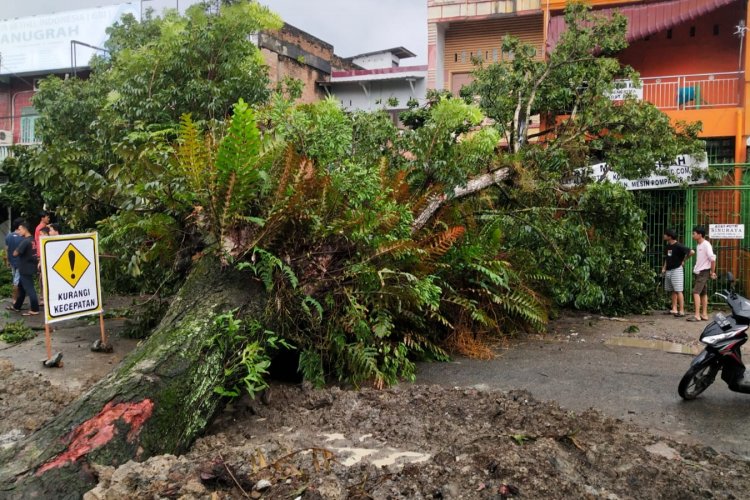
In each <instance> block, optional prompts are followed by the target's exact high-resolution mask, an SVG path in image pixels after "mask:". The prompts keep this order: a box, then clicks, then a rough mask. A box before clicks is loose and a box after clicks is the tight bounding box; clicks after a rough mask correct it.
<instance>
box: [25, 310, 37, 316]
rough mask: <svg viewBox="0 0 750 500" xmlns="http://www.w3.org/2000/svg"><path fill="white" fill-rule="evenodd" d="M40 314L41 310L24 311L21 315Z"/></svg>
mask: <svg viewBox="0 0 750 500" xmlns="http://www.w3.org/2000/svg"><path fill="white" fill-rule="evenodd" d="M38 314H39V311H28V312H25V313H23V314H22V315H21V316H37V315H38Z"/></svg>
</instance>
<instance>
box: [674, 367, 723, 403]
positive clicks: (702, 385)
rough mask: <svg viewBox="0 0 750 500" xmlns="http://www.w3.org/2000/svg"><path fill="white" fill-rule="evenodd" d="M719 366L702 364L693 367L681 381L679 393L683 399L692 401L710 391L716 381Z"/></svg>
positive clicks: (678, 388)
mask: <svg viewBox="0 0 750 500" xmlns="http://www.w3.org/2000/svg"><path fill="white" fill-rule="evenodd" d="M718 371H719V365H718V364H716V363H709V364H702V365H697V366H693V367H691V368H690V369H689V370H688V371H687V373H685V375H684V376H683V377H682V380H680V385H679V386H678V387H677V392H678V393H679V394H680V397H681V398H682V399H686V400H691V399H695V398H697V397H698V395H699V394H700V393H702V392H703V391H705V390H706V389H708V387H709V386H710V385H711V384H713V383H714V380H715V379H716V373H717V372H718Z"/></svg>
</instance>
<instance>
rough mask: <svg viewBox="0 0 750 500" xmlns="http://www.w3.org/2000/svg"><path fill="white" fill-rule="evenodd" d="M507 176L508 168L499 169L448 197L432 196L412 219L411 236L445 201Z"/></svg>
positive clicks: (456, 189) (467, 194)
mask: <svg viewBox="0 0 750 500" xmlns="http://www.w3.org/2000/svg"><path fill="white" fill-rule="evenodd" d="M509 176H510V168H507V167H506V168H501V169H498V170H495V171H493V172H489V173H486V174H483V175H480V176H478V177H475V178H473V179H471V180H469V182H467V183H466V185H465V186H462V187H457V188H455V189H454V190H453V193H452V194H450V196H449V195H448V194H446V193H441V194H438V195H435V196H432V197H431V198H430V200H429V202H428V203H427V206H426V207H425V208H424V210H422V213H420V214H419V215H418V216H417V218H416V219H414V222H413V223H412V225H411V232H412V234H413V233H416V232H417V231H419V230H420V229H422V228H423V227H424V226H425V224H427V223H428V222H429V221H430V219H431V218H432V216H433V215H435V213H436V212H437V211H438V210H439V209H440V207H442V206H443V205H444V204H445V203H446V202H447V201H449V200H455V199H457V198H463V197H464V196H469V195H470V194H474V193H477V192H479V191H481V190H483V189H486V188H488V187H490V186H492V185H494V184H498V183H500V182H502V181H504V180H505V179H507V178H508V177H509Z"/></svg>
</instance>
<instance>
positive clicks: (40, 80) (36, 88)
mask: <svg viewBox="0 0 750 500" xmlns="http://www.w3.org/2000/svg"><path fill="white" fill-rule="evenodd" d="M40 83H42V79H41V78H34V91H35V92H36V91H37V90H39V84H40Z"/></svg>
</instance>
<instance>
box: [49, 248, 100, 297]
mask: <svg viewBox="0 0 750 500" xmlns="http://www.w3.org/2000/svg"><path fill="white" fill-rule="evenodd" d="M90 265H91V262H89V260H88V259H87V258H86V257H84V256H83V254H82V253H81V252H80V250H78V249H77V248H76V247H75V246H74V245H73V244H72V243H71V244H69V245H68V246H67V247H66V248H65V251H64V252H63V253H62V255H60V258H59V259H57V262H55V264H54V265H53V266H52V269H54V270H55V271H56V272H57V274H59V275H60V277H61V278H62V279H64V280H65V281H66V282H67V283H68V284H69V285H70V286H72V287H73V288H75V287H76V285H78V282H79V281H80V280H81V277H82V276H83V274H84V273H85V272H86V270H87V269H88V268H89V266H90Z"/></svg>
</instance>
